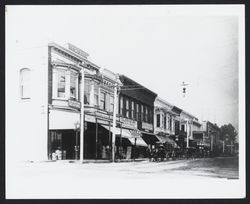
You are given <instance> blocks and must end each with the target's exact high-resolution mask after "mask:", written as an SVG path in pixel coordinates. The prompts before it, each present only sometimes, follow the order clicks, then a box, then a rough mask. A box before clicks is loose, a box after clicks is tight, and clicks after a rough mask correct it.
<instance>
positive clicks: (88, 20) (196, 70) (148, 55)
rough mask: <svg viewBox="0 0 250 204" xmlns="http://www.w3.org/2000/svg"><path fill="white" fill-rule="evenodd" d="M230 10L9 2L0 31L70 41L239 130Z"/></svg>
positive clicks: (12, 37)
mask: <svg viewBox="0 0 250 204" xmlns="http://www.w3.org/2000/svg"><path fill="white" fill-rule="evenodd" d="M236 10H237V9H236ZM236 14H237V12H236ZM236 14H235V10H234V8H232V7H230V6H228V7H225V6H224V7H219V6H217V7H211V6H204V7H197V6H196V7H191V6H187V7H185V6H9V7H8V8H7V23H6V25H7V33H6V36H7V39H8V43H16V40H18V43H19V44H21V43H24V44H30V45H31V46H32V45H34V46H36V45H37V43H38V44H42V43H43V42H46V41H48V40H49V41H55V42H57V43H60V44H65V43H67V42H70V43H72V44H74V45H76V46H77V47H79V48H81V49H83V50H84V51H86V52H88V53H89V54H90V58H89V59H90V60H91V61H93V62H94V63H95V64H97V65H99V66H100V67H104V68H107V69H110V70H111V71H113V72H117V73H121V74H125V75H127V76H128V77H130V78H132V79H133V80H135V81H137V82H139V83H141V84H142V85H144V86H146V87H147V88H149V89H151V90H152V91H154V92H156V93H157V94H158V95H159V96H160V97H161V98H163V99H165V100H166V101H168V102H170V103H172V104H175V105H177V106H179V107H180V108H184V109H185V110H186V111H188V112H190V113H191V114H192V115H195V116H196V117H198V118H199V119H200V120H210V121H212V122H216V123H217V124H219V125H223V124H227V123H232V124H233V125H234V126H235V127H236V128H237V129H238V17H237V16H236ZM6 46H8V44H7V45H6ZM183 81H185V82H186V83H188V84H189V86H188V87H187V94H186V97H185V98H183V96H182V88H181V83H182V82H183Z"/></svg>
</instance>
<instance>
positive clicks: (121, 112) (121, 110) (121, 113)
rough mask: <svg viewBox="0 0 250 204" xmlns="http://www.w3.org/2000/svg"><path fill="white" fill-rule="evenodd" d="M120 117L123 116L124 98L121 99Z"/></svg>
mask: <svg viewBox="0 0 250 204" xmlns="http://www.w3.org/2000/svg"><path fill="white" fill-rule="evenodd" d="M120 115H123V97H122V96H121V98H120Z"/></svg>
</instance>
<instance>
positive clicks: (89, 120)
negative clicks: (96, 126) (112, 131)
mask: <svg viewBox="0 0 250 204" xmlns="http://www.w3.org/2000/svg"><path fill="white" fill-rule="evenodd" d="M85 121H87V122H91V123H95V122H96V121H95V116H92V115H86V114H85Z"/></svg>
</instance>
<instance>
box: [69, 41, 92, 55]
mask: <svg viewBox="0 0 250 204" xmlns="http://www.w3.org/2000/svg"><path fill="white" fill-rule="evenodd" d="M68 49H69V50H71V51H73V52H75V53H76V54H78V55H80V56H82V57H84V58H85V59H87V57H88V56H89V54H88V53H86V52H84V51H83V50H81V49H80V48H78V47H76V46H74V45H72V44H70V43H68Z"/></svg>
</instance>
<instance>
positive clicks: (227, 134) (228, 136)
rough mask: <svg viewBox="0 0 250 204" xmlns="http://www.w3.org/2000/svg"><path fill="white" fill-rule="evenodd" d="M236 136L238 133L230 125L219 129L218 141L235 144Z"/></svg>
mask: <svg viewBox="0 0 250 204" xmlns="http://www.w3.org/2000/svg"><path fill="white" fill-rule="evenodd" d="M237 135H238V132H237V131H236V130H235V128H234V126H233V125H232V124H231V123H229V124H228V125H223V126H221V127H220V139H221V140H223V141H228V142H230V143H231V142H233V143H235V140H236V136H237Z"/></svg>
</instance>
